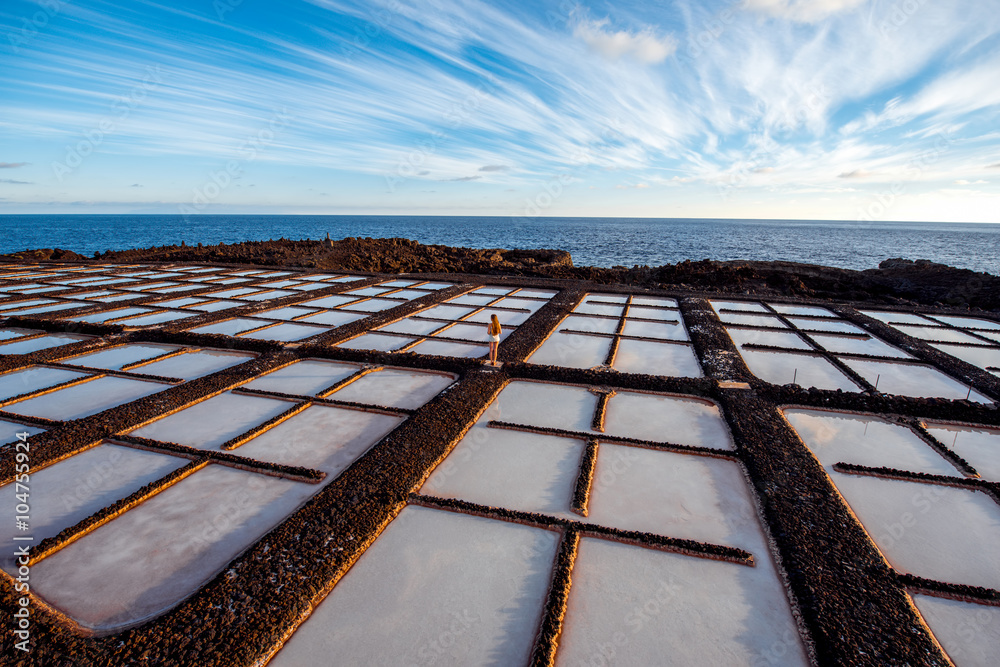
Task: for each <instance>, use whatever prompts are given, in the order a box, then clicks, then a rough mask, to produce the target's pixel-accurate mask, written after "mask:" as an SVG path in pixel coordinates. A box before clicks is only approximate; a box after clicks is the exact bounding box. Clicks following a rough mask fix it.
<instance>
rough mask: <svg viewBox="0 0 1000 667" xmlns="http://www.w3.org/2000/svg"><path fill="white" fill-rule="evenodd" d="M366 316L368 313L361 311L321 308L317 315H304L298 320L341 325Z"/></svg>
mask: <svg viewBox="0 0 1000 667" xmlns="http://www.w3.org/2000/svg"><path fill="white" fill-rule="evenodd" d="M366 317H367V315H363V314H361V313H348V312H345V311H342V310H321V311H319V312H318V313H316V314H315V315H310V316H308V317H303V318H302V319H301V320H297V321H298V322H307V323H310V324H327V325H330V326H334V327H339V326H343V325H345V324H350V323H351V322H356V321H358V320H363V319H364V318H366Z"/></svg>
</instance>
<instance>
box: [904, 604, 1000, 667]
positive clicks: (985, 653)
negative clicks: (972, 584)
mask: <svg viewBox="0 0 1000 667" xmlns="http://www.w3.org/2000/svg"><path fill="white" fill-rule="evenodd" d="M911 597H912V598H913V603H914V604H915V605H916V607H917V609H919V610H920V615H921V616H923V617H924V620H925V621H927V625H928V626H929V627H930V629H931V631H932V632H933V633H934V637H935V638H937V640H938V641H939V642H940V643H941V646H943V647H944V650H945V651H947V652H948V657H949V658H951V659H952V661H953V662H954V663H955V665H956V666H957V667H994V666H995V665H996V657H997V649H998V647H1000V607H992V606H988V605H984V604H975V603H972V602H963V601H961V600H949V599H945V598H939V597H931V596H930V595H921V594H919V593H913V594H912V595H911Z"/></svg>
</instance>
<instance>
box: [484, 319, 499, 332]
mask: <svg viewBox="0 0 1000 667" xmlns="http://www.w3.org/2000/svg"><path fill="white" fill-rule="evenodd" d="M486 333H488V334H489V335H491V336H499V335H500V320H498V319H497V316H496V314H493V315H490V326H489V328H488V329H487V330H486Z"/></svg>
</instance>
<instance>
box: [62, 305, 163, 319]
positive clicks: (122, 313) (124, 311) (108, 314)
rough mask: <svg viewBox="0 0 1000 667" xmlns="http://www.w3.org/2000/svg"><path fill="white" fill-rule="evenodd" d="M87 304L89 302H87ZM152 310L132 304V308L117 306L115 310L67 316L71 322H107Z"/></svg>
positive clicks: (151, 310)
mask: <svg viewBox="0 0 1000 667" xmlns="http://www.w3.org/2000/svg"><path fill="white" fill-rule="evenodd" d="M88 305H89V304H88ZM151 312H153V309H152V308H143V307H142V306H133V307H132V308H118V309H117V310H103V311H101V312H99V313H93V314H91V315H78V316H76V317H70V318H67V319H69V320H72V321H73V322H90V323H100V322H107V321H108V320H115V319H118V318H121V317H130V316H133V315H143V314H145V313H151Z"/></svg>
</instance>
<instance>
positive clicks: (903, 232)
mask: <svg viewBox="0 0 1000 667" xmlns="http://www.w3.org/2000/svg"><path fill="white" fill-rule="evenodd" d="M28 223H30V224H28ZM498 223H503V224H498ZM0 230H2V231H3V234H2V237H0V238H2V239H3V240H2V241H0V254H6V253H11V252H19V251H23V250H34V249H39V248H60V249H64V250H71V251H73V252H76V253H78V254H81V255H84V256H88V257H89V256H91V255H93V253H94V252H104V251H105V250H127V249H133V248H148V247H151V246H163V245H179V244H180V243H181V242H182V241H183V242H184V243H186V244H188V245H197V244H198V243H202V244H205V245H216V244H218V243H227V244H229V243H239V242H243V241H266V240H270V239H281V238H286V239H292V240H299V239H314V240H318V239H323V238H326V235H327V234H329V235H330V238H332V239H335V240H336V239H341V238H347V237H373V238H407V239H412V240H414V241H418V242H420V243H425V244H436V245H447V246H460V247H473V248H502V249H541V248H546V249H557V250H565V251H567V252H569V253H570V254H571V256H572V258H573V263H574V264H575V265H577V266H597V267H611V266H634V265H639V266H660V265H664V264H676V263H678V262H682V261H685V260H692V261H697V260H703V259H712V260H718V261H730V260H750V261H790V262H800V263H805V264H817V265H822V266H832V267H837V268H845V269H855V270H864V269H871V268H876V267H877V266H878V264H879V262H881V261H883V260H885V259H888V258H894V257H902V258H904V259H910V260H917V259H927V260H930V261H933V262H937V263H941V264H947V265H949V266H955V267H957V268H965V269H970V270H973V271H979V272H986V273H991V274H994V275H995V274H997V273H1000V261H998V259H997V253H996V250H995V249H996V248H997V247H998V246H1000V224H997V223H990V222H981V223H973V222H952V223H941V222H913V221H872V222H869V221H857V220H853V221H851V220H797V219H766V218H642V217H605V216H586V217H584V216H574V217H568V216H565V217H542V216H539V217H526V216H462V215H306V214H263V215H256V214H199V215H195V216H185V215H179V214H175V215H171V214H157V213H137V214H126V213H116V214H96V213H82V214H42V213H26V214H0Z"/></svg>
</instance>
